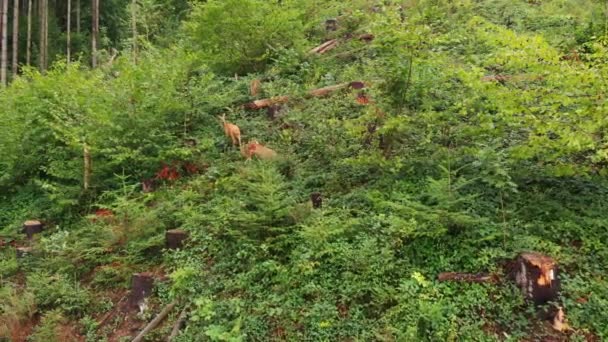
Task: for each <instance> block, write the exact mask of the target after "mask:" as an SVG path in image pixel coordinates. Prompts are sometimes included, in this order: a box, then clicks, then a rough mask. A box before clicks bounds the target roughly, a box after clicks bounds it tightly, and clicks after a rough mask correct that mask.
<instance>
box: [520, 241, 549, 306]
mask: <svg viewBox="0 0 608 342" xmlns="http://www.w3.org/2000/svg"><path fill="white" fill-rule="evenodd" d="M511 276H512V278H514V280H515V283H516V284H517V285H518V286H519V288H520V289H521V291H522V293H523V294H524V295H525V297H526V298H527V299H529V300H532V301H533V302H534V303H535V304H537V305H542V304H546V303H547V302H549V301H555V300H556V299H557V298H558V294H559V289H560V281H559V279H558V268H557V264H556V262H555V260H554V259H553V258H551V257H548V256H546V255H542V254H540V253H534V252H530V253H522V254H520V255H519V256H518V257H517V260H516V262H515V267H514V269H513V270H512V272H511Z"/></svg>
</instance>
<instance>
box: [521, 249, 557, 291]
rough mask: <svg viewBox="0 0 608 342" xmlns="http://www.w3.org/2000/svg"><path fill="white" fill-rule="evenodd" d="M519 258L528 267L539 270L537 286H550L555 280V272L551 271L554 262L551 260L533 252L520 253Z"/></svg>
mask: <svg viewBox="0 0 608 342" xmlns="http://www.w3.org/2000/svg"><path fill="white" fill-rule="evenodd" d="M520 257H521V258H522V259H523V260H525V261H526V262H528V263H529V264H530V265H532V266H534V267H538V268H539V269H540V273H541V275H540V277H539V278H538V280H537V283H538V285H541V286H551V281H552V280H553V279H555V272H554V271H553V269H554V268H555V264H556V262H555V260H554V259H553V258H551V257H549V256H546V255H543V254H540V253H535V252H529V253H522V254H520Z"/></svg>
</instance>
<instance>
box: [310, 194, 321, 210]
mask: <svg viewBox="0 0 608 342" xmlns="http://www.w3.org/2000/svg"><path fill="white" fill-rule="evenodd" d="M310 201H311V202H312V207H313V208H314V209H319V208H321V207H322V206H323V195H321V193H320V192H313V193H312V194H310Z"/></svg>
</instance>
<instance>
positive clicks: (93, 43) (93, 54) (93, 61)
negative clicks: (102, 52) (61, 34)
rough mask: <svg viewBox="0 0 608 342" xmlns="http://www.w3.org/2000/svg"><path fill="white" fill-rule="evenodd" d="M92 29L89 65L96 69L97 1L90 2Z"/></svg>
mask: <svg viewBox="0 0 608 342" xmlns="http://www.w3.org/2000/svg"><path fill="white" fill-rule="evenodd" d="M92 11H93V13H92V21H93V29H92V34H91V65H92V66H93V68H95V67H97V38H98V34H99V0H92Z"/></svg>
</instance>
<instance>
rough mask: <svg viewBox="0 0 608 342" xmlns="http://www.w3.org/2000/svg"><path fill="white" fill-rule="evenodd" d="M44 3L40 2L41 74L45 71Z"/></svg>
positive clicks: (39, 49)
mask: <svg viewBox="0 0 608 342" xmlns="http://www.w3.org/2000/svg"><path fill="white" fill-rule="evenodd" d="M44 1H45V0H38V19H39V20H38V23H39V24H40V25H39V26H40V27H39V29H38V33H39V37H38V67H39V68H40V71H41V72H42V71H44Z"/></svg>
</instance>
